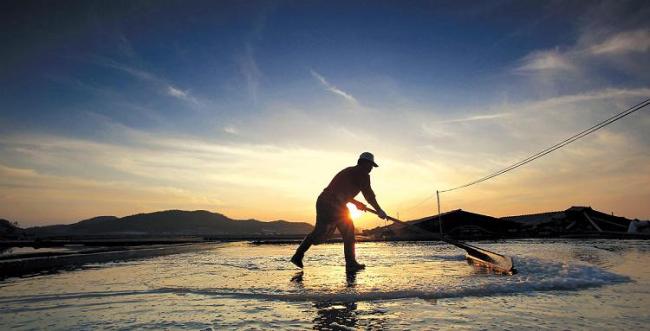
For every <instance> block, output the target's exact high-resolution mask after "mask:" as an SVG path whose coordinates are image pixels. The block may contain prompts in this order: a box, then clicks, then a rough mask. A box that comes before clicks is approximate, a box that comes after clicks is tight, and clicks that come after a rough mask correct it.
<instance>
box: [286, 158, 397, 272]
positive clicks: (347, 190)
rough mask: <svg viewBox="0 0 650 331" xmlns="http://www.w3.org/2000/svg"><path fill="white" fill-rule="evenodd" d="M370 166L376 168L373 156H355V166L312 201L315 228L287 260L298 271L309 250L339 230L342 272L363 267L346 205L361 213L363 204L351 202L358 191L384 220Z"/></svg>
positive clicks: (340, 175)
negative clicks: (371, 184) (357, 255)
mask: <svg viewBox="0 0 650 331" xmlns="http://www.w3.org/2000/svg"><path fill="white" fill-rule="evenodd" d="M373 167H378V165H377V164H376V163H375V157H374V156H373V155H372V154H371V153H368V152H365V153H362V154H361V155H360V156H359V160H358V161H357V165H356V166H353V167H348V168H345V169H343V170H341V171H340V172H339V173H338V174H336V176H334V178H333V179H332V181H331V182H330V184H329V185H328V186H327V187H326V188H325V189H324V190H323V192H322V193H321V194H320V195H319V196H318V199H317V200H316V226H315V227H314V230H313V231H312V232H311V233H310V234H308V235H307V237H305V239H304V240H303V241H302V243H301V244H300V246H299V247H298V249H296V253H295V254H294V255H293V257H292V258H291V262H292V263H293V264H295V265H297V266H298V267H300V268H302V267H303V265H302V258H303V257H304V255H305V252H306V251H307V250H308V249H309V247H311V245H312V244H319V243H322V242H324V241H326V240H327V239H328V238H329V237H330V236H331V235H332V233H334V230H335V229H339V232H340V233H341V236H342V237H343V249H344V252H345V267H346V270H348V271H355V270H359V269H363V268H365V266H364V265H363V264H360V263H359V262H357V259H356V257H355V253H354V244H355V239H354V224H353V223H352V219H351V218H350V213H349V211H348V209H347V207H346V204H347V203H348V202H352V203H354V204H355V205H357V208H358V209H361V210H363V208H364V206H363V204H359V203H356V202H355V201H354V200H353V198H354V197H355V196H356V195H357V194H359V192H362V193H363V197H364V198H365V199H366V201H368V203H370V205H372V206H373V207H374V208H375V210H377V214H378V215H379V217H380V218H386V213H385V212H384V211H383V210H382V209H381V207H379V204H378V203H377V200H376V199H375V193H374V192H373V191H372V188H371V187H370V171H372V168H373Z"/></svg>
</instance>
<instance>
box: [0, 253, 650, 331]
mask: <svg viewBox="0 0 650 331" xmlns="http://www.w3.org/2000/svg"><path fill="white" fill-rule="evenodd" d="M477 245H479V246H480V247H484V248H487V249H491V250H494V251H497V252H501V253H507V254H509V255H512V256H514V258H515V265H516V268H517V269H518V270H519V273H518V274H516V275H514V276H502V275H494V274H490V273H485V272H484V271H482V270H480V269H476V268H474V267H472V266H470V265H468V264H467V263H465V261H464V255H463V254H464V252H463V251H461V250H459V249H457V248H455V247H453V246H449V245H445V244H440V243H437V242H396V243H361V244H358V247H357V254H358V256H359V260H360V261H361V262H364V263H366V264H367V265H368V268H367V269H366V270H363V271H361V272H359V273H356V274H352V275H346V273H345V270H344V268H343V264H344V262H343V247H342V245H341V244H326V245H319V246H315V247H313V248H312V249H311V250H310V251H309V252H308V253H307V256H306V258H305V261H304V262H305V269H304V271H299V270H297V269H296V268H295V267H293V266H292V265H291V264H289V263H288V262H287V261H288V258H289V257H290V256H291V254H292V252H293V249H295V245H253V244H249V243H228V244H215V245H214V246H213V247H212V248H210V249H206V250H202V251H199V252H192V253H186V254H177V255H170V256H163V257H157V258H153V259H148V260H142V261H132V262H122V263H110V264H98V265H92V266H89V268H85V269H83V270H77V271H71V272H62V273H58V274H52V275H43V276H36V277H29V278H13V279H7V280H5V281H2V282H0V289H1V290H0V325H2V328H3V329H12V330H21V329H60V330H70V329H98V328H99V329H133V328H137V329H213V330H222V329H271V328H275V329H296V330H304V329H313V328H316V329H334V330H337V329H346V330H347V329H391V330H394V329H512V330H514V329H522V328H523V329H644V328H645V329H648V328H649V327H648V325H650V314H649V312H650V308H648V307H650V296H649V294H650V286H649V285H650V266H649V265H650V244H649V243H648V242H645V241H623V240H606V241H605V240H519V241H507V242H480V243H477Z"/></svg>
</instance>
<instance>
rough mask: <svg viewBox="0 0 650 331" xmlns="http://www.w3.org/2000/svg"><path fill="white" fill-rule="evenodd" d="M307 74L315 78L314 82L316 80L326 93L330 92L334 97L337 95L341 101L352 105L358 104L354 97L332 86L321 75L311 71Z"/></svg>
mask: <svg viewBox="0 0 650 331" xmlns="http://www.w3.org/2000/svg"><path fill="white" fill-rule="evenodd" d="M309 72H310V73H311V75H312V76H313V77H314V78H316V80H318V81H319V82H320V83H321V84H322V85H323V86H325V89H326V90H328V91H330V92H332V93H334V94H336V95H338V96H340V97H343V99H345V100H347V101H348V102H350V103H352V104H355V105H356V104H358V102H357V99H356V98H355V97H353V96H352V95H351V94H350V93H347V92H345V91H343V90H341V89H340V88H338V87H336V86H334V85H332V84H331V83H330V82H328V81H327V80H326V79H325V77H323V76H322V75H321V74H319V73H317V72H316V71H314V70H313V69H311V70H309Z"/></svg>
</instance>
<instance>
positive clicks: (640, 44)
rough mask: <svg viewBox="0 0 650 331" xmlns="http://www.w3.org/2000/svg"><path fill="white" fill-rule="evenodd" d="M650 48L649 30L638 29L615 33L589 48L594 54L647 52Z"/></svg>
mask: <svg viewBox="0 0 650 331" xmlns="http://www.w3.org/2000/svg"><path fill="white" fill-rule="evenodd" d="M648 50H650V30H648V29H639V30H634V31H625V32H621V33H617V34H615V35H613V36H610V37H609V38H607V39H605V40H604V41H602V42H600V43H598V44H595V45H593V46H591V47H590V48H589V51H590V52H591V53H593V54H596V55H603V54H625V53H631V52H647V51H648Z"/></svg>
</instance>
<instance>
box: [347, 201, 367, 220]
mask: <svg viewBox="0 0 650 331" xmlns="http://www.w3.org/2000/svg"><path fill="white" fill-rule="evenodd" d="M346 206H347V207H348V210H349V211H350V217H352V219H353V220H356V219H357V218H359V216H361V215H363V211H361V210H359V209H357V206H355V205H354V204H353V203H351V202H348V203H347V204H346Z"/></svg>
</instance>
